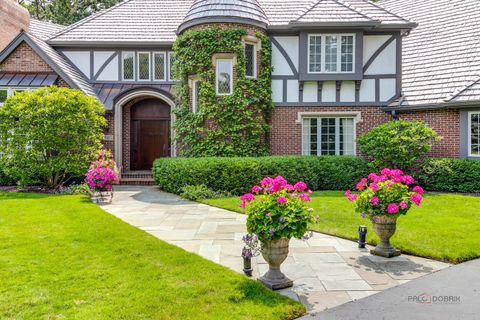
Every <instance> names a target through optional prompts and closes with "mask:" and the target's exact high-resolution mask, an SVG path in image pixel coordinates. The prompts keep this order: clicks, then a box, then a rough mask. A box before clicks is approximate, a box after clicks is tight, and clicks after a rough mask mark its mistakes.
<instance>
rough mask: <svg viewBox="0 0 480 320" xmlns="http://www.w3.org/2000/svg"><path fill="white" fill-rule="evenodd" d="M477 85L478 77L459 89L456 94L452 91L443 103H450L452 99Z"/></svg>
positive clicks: (479, 79)
mask: <svg viewBox="0 0 480 320" xmlns="http://www.w3.org/2000/svg"><path fill="white" fill-rule="evenodd" d="M477 83H480V75H479V76H478V78H477V79H475V80H472V81H470V83H468V84H466V85H465V86H464V87H463V88H460V89H459V90H457V91H456V92H455V91H454V92H452V93H451V94H450V95H449V96H447V97H445V99H444V101H445V102H448V101H452V100H453V99H455V98H457V97H458V96H459V95H460V94H461V93H463V92H465V91H466V90H468V88H470V87H471V86H473V85H475V84H477Z"/></svg>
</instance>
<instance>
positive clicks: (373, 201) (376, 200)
mask: <svg viewBox="0 0 480 320" xmlns="http://www.w3.org/2000/svg"><path fill="white" fill-rule="evenodd" d="M370 202H371V203H372V204H373V205H374V206H377V205H378V197H372V199H370Z"/></svg>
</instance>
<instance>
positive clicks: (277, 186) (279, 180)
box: [270, 176, 287, 192]
mask: <svg viewBox="0 0 480 320" xmlns="http://www.w3.org/2000/svg"><path fill="white" fill-rule="evenodd" d="M286 185H287V180H285V179H284V178H283V177H281V176H277V177H275V179H273V180H272V184H271V187H270V192H278V191H280V190H282V189H283V188H285V186H286Z"/></svg>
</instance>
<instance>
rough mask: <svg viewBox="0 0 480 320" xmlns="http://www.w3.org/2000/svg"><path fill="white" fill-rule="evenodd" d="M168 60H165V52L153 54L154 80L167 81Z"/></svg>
mask: <svg viewBox="0 0 480 320" xmlns="http://www.w3.org/2000/svg"><path fill="white" fill-rule="evenodd" d="M166 64H167V60H166V59H165V52H154V53H153V79H154V80H156V81H165V78H166V77H165V70H166Z"/></svg>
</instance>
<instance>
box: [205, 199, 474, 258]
mask: <svg viewBox="0 0 480 320" xmlns="http://www.w3.org/2000/svg"><path fill="white" fill-rule="evenodd" d="M203 202H204V203H208V204H211V205H213V206H218V207H221V208H225V209H230V210H233V211H237V212H242V210H241V209H240V208H239V207H238V204H239V203H240V202H239V200H238V197H232V198H222V199H210V200H204V201H203ZM312 207H313V208H314V209H315V211H316V212H317V213H318V215H319V216H320V220H319V222H318V223H317V224H315V225H314V226H313V228H312V229H313V230H316V231H320V232H324V233H328V234H333V235H337V236H340V237H345V238H350V239H355V240H356V239H357V238H358V231H357V229H358V226H359V225H360V224H365V225H367V227H368V230H369V232H368V238H367V239H368V242H369V243H371V244H376V242H377V241H378V237H377V236H376V235H375V233H374V232H373V229H372V227H371V223H370V221H368V220H367V219H362V218H361V217H360V216H359V215H358V214H356V213H355V212H354V210H353V205H352V204H351V203H350V202H348V201H347V200H346V198H345V197H344V196H343V192H340V191H324V192H315V193H314V194H313V197H312ZM392 243H393V244H394V245H395V246H397V247H398V248H400V249H401V250H402V251H403V252H405V253H411V254H415V255H419V256H424V257H430V258H435V259H439V260H446V261H450V262H455V263H456V262H461V261H466V260H470V259H473V258H478V257H480V198H478V197H469V196H461V195H453V194H428V195H426V196H425V199H424V202H423V203H422V206H421V207H415V208H413V209H412V210H410V211H409V212H408V214H407V215H406V216H403V217H400V218H399V220H398V222H397V232H396V233H395V235H394V236H393V238H392Z"/></svg>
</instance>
